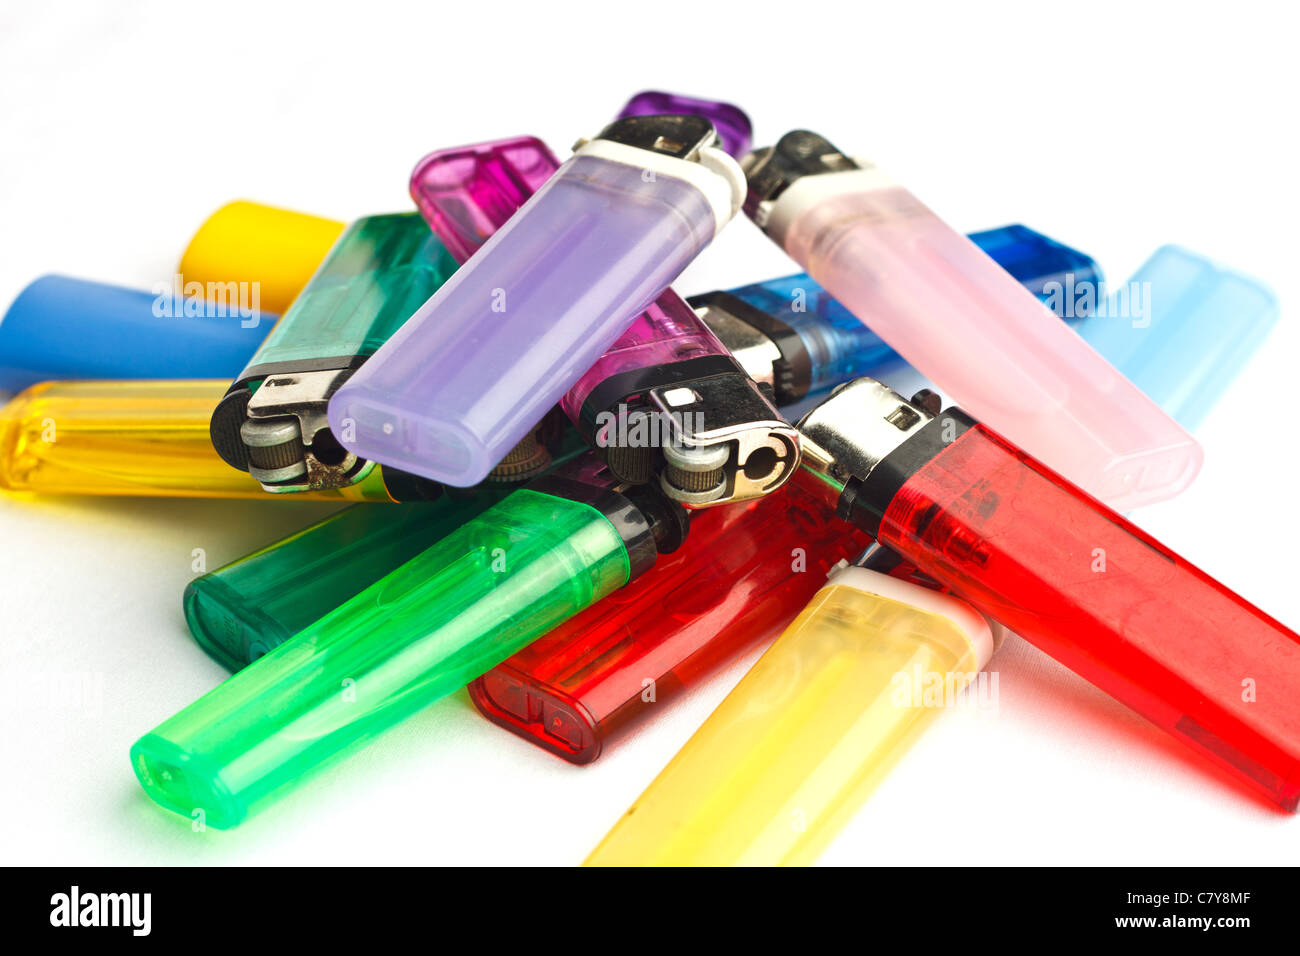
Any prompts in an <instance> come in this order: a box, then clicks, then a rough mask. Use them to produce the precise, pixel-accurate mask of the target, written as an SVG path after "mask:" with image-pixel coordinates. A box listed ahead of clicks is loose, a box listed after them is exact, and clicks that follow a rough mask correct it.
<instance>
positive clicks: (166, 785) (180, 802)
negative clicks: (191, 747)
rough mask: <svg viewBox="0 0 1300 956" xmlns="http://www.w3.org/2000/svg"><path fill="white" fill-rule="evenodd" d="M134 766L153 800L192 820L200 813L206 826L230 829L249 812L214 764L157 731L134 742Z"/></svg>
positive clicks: (132, 750)
mask: <svg viewBox="0 0 1300 956" xmlns="http://www.w3.org/2000/svg"><path fill="white" fill-rule="evenodd" d="M131 768H132V769H133V770H134V771H135V775H136V779H138V780H139V781H140V786H142V787H144V792H145V793H146V794H148V795H149V799H151V800H152V801H153V802H154V803H156V804H158V805H159V806H160V807H162V808H163V809H165V810H170V811H172V812H173V813H179V814H180V815H181V816H183V817H189V818H190V819H191V820H193V819H199V818H198V817H196V816H195V814H196V813H201V814H202V821H203V825H204V826H205V827H211V828H212V829H214V830H229V829H230V828H232V827H236V826H239V824H240V823H242V822H243V821H244V818H245V817H246V816H248V808H247V807H245V806H244V805H243V804H241V803H240V802H239V801H237V800H236V799H235V796H234V794H233V793H231V791H230V789H229V788H228V787H227V786H226V785H225V782H224V781H223V780H222V779H221V774H220V773H218V772H217V770H216V768H215V767H213V766H212V765H211V764H210V763H208V761H206V760H204V759H203V758H202V757H199V756H197V755H196V754H193V753H190V752H189V751H187V750H182V749H181V748H180V747H178V746H176V745H175V744H174V743H172V742H171V741H169V740H165V739H163V738H162V737H159V736H157V735H155V734H145V735H144V736H143V737H141V738H140V739H139V740H137V741H136V742H135V743H134V744H132V745H131Z"/></svg>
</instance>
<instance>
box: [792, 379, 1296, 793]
mask: <svg viewBox="0 0 1300 956" xmlns="http://www.w3.org/2000/svg"><path fill="white" fill-rule="evenodd" d="M935 397H936V396H933V395H930V396H928V397H927V396H925V395H919V396H917V398H916V399H914V400H913V402H907V401H905V400H904V399H902V398H901V397H900V396H898V395H897V394H895V393H894V392H892V391H890V390H889V389H887V388H885V387H884V386H882V385H880V384H879V383H878V382H874V381H872V380H870V379H860V380H858V381H856V382H854V383H851V384H849V385H846V386H844V387H842V388H841V389H840V390H839V391H837V392H836V393H834V394H833V395H832V397H831V398H829V399H827V400H826V401H825V402H824V403H823V404H822V405H820V406H818V407H817V408H816V409H814V410H813V411H812V412H810V413H809V414H808V415H807V416H805V417H804V419H803V420H802V421H801V422H800V431H801V433H802V435H803V445H804V456H805V458H804V462H805V467H808V468H809V469H810V470H812V471H813V472H814V473H816V474H818V475H819V476H820V477H821V478H822V480H823V482H824V486H825V488H826V492H827V494H828V495H830V496H831V497H833V498H834V500H835V501H836V507H837V510H838V511H839V513H840V514H841V515H843V516H845V517H847V518H848V519H849V520H851V521H852V522H853V523H854V524H855V525H857V526H858V527H859V528H860V529H862V530H864V531H866V532H868V533H870V534H875V535H876V537H877V539H878V540H879V542H880V543H881V544H882V545H884V546H885V547H887V548H889V549H891V550H893V551H894V552H896V553H897V554H898V555H900V556H901V557H903V558H904V559H906V560H908V561H909V562H911V563H912V564H914V565H915V566H916V568H918V569H919V570H920V571H921V572H922V573H923V574H925V575H928V576H929V577H930V578H932V579H933V580H935V581H937V582H939V583H940V584H941V585H943V586H944V587H946V588H948V589H950V590H951V591H952V592H953V593H954V594H957V595H960V596H961V597H963V598H964V599H966V600H968V601H970V602H971V603H972V604H974V605H975V606H976V607H977V608H979V609H980V610H981V611H983V612H984V613H985V614H987V615H988V616H989V617H991V618H993V619H994V620H996V621H999V622H1000V623H1002V624H1004V625H1006V626H1007V627H1008V628H1010V629H1011V630H1013V631H1014V632H1015V633H1017V634H1019V635H1021V636H1022V637H1024V638H1026V639H1027V640H1029V641H1030V642H1032V643H1034V644H1036V645H1037V646H1038V647H1040V648H1042V649H1043V650H1045V651H1046V652H1047V653H1049V654H1051V655H1052V656H1053V657H1055V658H1056V659H1057V660H1059V661H1061V662H1062V663H1063V664H1065V665H1066V666H1068V667H1070V668H1071V669H1072V670H1074V671H1075V672H1076V673H1078V674H1079V675H1080V676H1082V677H1084V678H1086V679H1087V680H1089V681H1091V682H1092V683H1094V684H1096V685H1097V686H1098V687H1100V688H1101V689H1102V690H1104V691H1106V692H1107V693H1109V694H1111V695H1113V696H1114V697H1116V698H1117V699H1118V700H1120V701H1122V702H1123V703H1125V704H1127V705H1129V706H1130V707H1132V708H1133V709H1134V710H1136V711H1137V712H1138V713H1140V714H1142V715H1143V716H1145V717H1147V718H1148V719H1149V720H1151V721H1152V722H1154V723H1155V724H1157V725H1158V726H1160V727H1162V728H1164V729H1165V730H1167V731H1169V732H1170V733H1172V734H1173V735H1174V736H1175V737H1178V738H1179V739H1181V740H1183V741H1184V742H1185V743H1187V744H1188V745H1190V746H1191V747H1192V748H1193V749H1195V750H1196V751H1197V752H1198V753H1200V754H1201V755H1202V756H1204V757H1206V758H1207V759H1209V760H1211V761H1212V762H1214V763H1216V764H1218V765H1220V766H1221V767H1224V768H1226V769H1227V770H1228V771H1229V772H1230V773H1231V774H1233V775H1234V776H1236V777H1237V778H1238V779H1239V780H1241V781H1243V782H1245V783H1246V784H1248V785H1249V786H1251V787H1252V788H1254V789H1255V790H1257V791H1258V792H1260V793H1262V794H1263V795H1265V796H1266V797H1267V798H1268V799H1270V800H1272V801H1273V802H1275V803H1277V804H1278V805H1280V806H1282V807H1284V808H1285V809H1287V810H1292V811H1294V810H1295V809H1296V805H1297V801H1298V800H1300V700H1298V699H1297V697H1296V695H1295V693H1294V690H1295V688H1296V687H1300V636H1297V635H1296V634H1295V632H1293V631H1291V630H1289V629H1288V628H1286V627H1284V626H1282V625H1281V624H1280V623H1278V622H1277V621H1275V620H1273V619H1272V618H1271V617H1269V616H1268V615H1267V614H1265V613H1263V612H1262V611H1260V610H1259V609H1258V608H1256V607H1253V606H1252V605H1250V604H1249V603H1247V602H1246V601H1245V600H1243V599H1242V598H1241V597H1239V596H1238V595H1236V594H1233V593H1232V592H1231V591H1229V590H1228V589H1227V588H1225V587H1224V586H1223V585H1221V584H1219V583H1218V582H1217V581H1214V580H1213V579H1212V578H1210V577H1209V576H1208V575H1206V574H1205V573H1203V572H1202V571H1200V570H1198V569H1197V568H1195V567H1193V566H1192V565H1190V564H1188V563H1187V562H1186V561H1184V560H1183V559H1182V558H1180V557H1178V556H1177V555H1176V554H1173V553H1172V552H1171V551H1169V550H1168V549H1167V548H1165V547H1164V546H1163V545H1162V544H1160V543H1159V542H1158V541H1155V540H1154V539H1152V538H1151V537H1150V536H1149V535H1147V534H1145V533H1143V532H1142V531H1141V530H1139V529H1138V528H1136V527H1134V526H1133V525H1132V524H1130V523H1129V522H1128V521H1127V520H1125V519H1124V518H1123V517H1122V516H1120V515H1118V514H1116V513H1115V512H1114V511H1111V510H1110V509H1109V508H1107V507H1106V506H1105V505H1103V504H1102V503H1100V502H1099V501H1097V500H1096V499H1094V498H1092V497H1091V496H1089V495H1087V494H1086V493H1085V492H1083V491H1082V490H1081V489H1079V488H1078V487H1076V486H1074V485H1072V484H1071V483H1070V482H1069V481H1067V480H1066V479H1064V478H1062V477H1061V476H1060V475H1058V474H1056V473H1055V472H1053V471H1051V470H1050V469H1048V468H1047V467H1045V466H1044V465H1042V464H1040V463H1039V462H1037V461H1036V460H1034V459H1033V458H1031V457H1030V456H1029V455H1027V454H1026V453H1025V452H1024V451H1022V450H1021V449H1019V448H1017V447H1016V446H1015V445H1013V444H1011V443H1010V442H1008V441H1007V440H1005V439H1004V438H1002V437H1001V436H999V435H997V434H995V433H994V432H992V431H991V430H989V429H988V428H987V427H986V426H984V425H982V424H980V423H978V422H976V421H975V420H974V419H972V418H971V417H970V416H968V415H966V414H965V413H964V412H962V411H960V410H959V409H956V408H949V409H947V410H946V411H943V412H940V411H939V409H938V403H937V402H934V401H930V399H931V398H935ZM1246 681H1250V682H1251V683H1250V684H1249V687H1250V688H1251V689H1252V691H1251V692H1250V693H1246V692H1244V691H1243V687H1246V686H1247V685H1246V684H1245V683H1244V682H1246Z"/></svg>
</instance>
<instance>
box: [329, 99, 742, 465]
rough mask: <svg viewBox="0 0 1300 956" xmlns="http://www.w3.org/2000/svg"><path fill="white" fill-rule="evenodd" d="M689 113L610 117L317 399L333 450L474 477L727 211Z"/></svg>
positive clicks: (723, 179)
mask: <svg viewBox="0 0 1300 956" xmlns="http://www.w3.org/2000/svg"><path fill="white" fill-rule="evenodd" d="M716 138H717V137H716V134H715V133H714V132H713V129H712V127H711V126H710V125H709V124H708V122H707V121H705V120H701V119H699V118H697V117H680V116H677V117H638V118H633V119H625V120H620V121H618V122H616V123H614V124H612V125H611V126H610V127H608V128H607V129H606V130H605V131H604V132H602V134H601V135H600V136H599V137H598V138H596V139H595V140H592V141H590V142H589V143H587V144H586V145H584V146H582V147H581V148H580V149H579V151H578V152H577V154H575V155H574V156H573V158H571V159H570V160H569V161H568V162H566V163H565V164H564V165H563V166H562V167H561V168H560V170H559V171H558V172H557V173H556V174H555V175H554V176H553V177H551V179H550V180H548V181H547V182H546V184H545V185H544V186H542V188H541V189H539V190H538V191H537V193H536V194H535V195H534V196H533V198H532V199H530V200H529V201H528V202H527V203H526V204H525V205H524V207H523V208H522V209H520V210H519V212H518V214H516V215H515V216H513V217H512V218H511V219H510V221H509V222H508V223H507V224H506V226H505V227H504V228H502V229H501V230H500V231H498V232H497V233H496V234H495V235H494V236H493V237H492V239H491V240H489V241H488V242H487V244H486V245H484V246H483V248H482V250H481V251H480V252H479V253H477V254H476V255H474V256H473V258H472V259H471V260H470V261H469V262H468V263H467V264H466V266H465V267H464V268H462V269H460V270H459V271H458V272H457V273H456V275H455V276H454V277H453V278H452V279H451V280H450V281H449V282H448V283H447V284H446V285H445V286H444V287H443V288H442V289H441V290H439V292H438V293H437V294H436V295H434V296H433V297H432V298H431V299H430V300H429V301H428V302H427V303H425V305H424V306H422V307H421V308H420V309H419V310H418V311H417V312H416V314H415V315H414V316H412V317H411V319H410V321H408V322H407V323H406V324H405V325H404V326H403V327H402V328H401V329H400V330H399V331H398V332H397V334H396V335H394V336H393V338H392V339H390V340H389V342H388V343H387V344H385V345H384V346H383V347H382V348H381V349H380V350H379V351H378V352H377V353H376V354H375V356H374V357H373V359H372V360H371V361H370V362H368V363H367V364H366V365H365V366H364V367H363V368H361V369H360V370H359V371H358V372H357V373H356V374H355V375H353V377H352V378H351V379H350V380H349V381H348V382H347V383H346V384H345V385H344V386H343V387H342V388H340V389H339V390H338V392H337V393H336V394H335V396H334V397H333V399H331V401H330V410H329V416H330V422H331V424H332V425H333V426H334V429H335V432H336V433H340V434H342V433H343V432H344V430H345V428H346V429H347V432H348V433H349V434H351V435H353V436H354V437H353V438H352V439H351V440H349V439H347V438H344V439H343V443H344V445H345V446H346V447H348V448H349V449H350V450H352V451H353V452H354V453H355V454H357V455H358V456H360V457H364V458H371V459H374V460H377V461H382V462H385V463H390V464H394V465H397V466H398V467H401V468H403V469H405V470H407V471H411V472H414V473H416V474H421V475H424V476H426V477H429V478H434V479H436V480H439V481H445V482H446V483H448V484H452V485H462V486H464V485H473V484H476V483H477V482H479V481H481V480H482V479H483V477H484V476H485V475H486V474H487V473H488V472H489V471H490V470H491V469H492V467H493V466H494V465H495V464H496V463H497V462H498V461H499V460H500V459H501V458H502V457H503V455H504V454H505V453H506V452H507V451H508V450H509V449H511V448H512V447H514V446H515V445H516V444H517V443H518V442H519V441H520V440H521V439H522V438H523V437H524V436H525V435H526V434H527V433H528V432H529V431H530V430H531V429H532V428H533V427H534V426H535V425H536V423H537V422H538V421H540V420H541V419H542V417H543V415H545V414H546V412H547V411H548V410H549V409H550V408H551V407H552V406H554V405H555V404H556V403H557V402H558V401H559V399H560V397H561V396H562V395H563V394H564V393H565V392H566V391H567V390H568V389H569V388H570V387H571V386H572V385H573V384H574V383H575V382H576V381H577V380H578V379H579V378H580V377H581V375H582V373H583V372H585V371H586V370H587V369H588V368H590V367H591V365H592V363H594V362H595V361H596V359H597V358H598V357H599V356H600V354H601V353H602V352H603V351H604V350H605V349H606V348H608V347H609V346H610V345H612V344H613V342H614V340H615V339H616V338H617V337H618V336H619V335H620V334H621V333H622V332H623V331H624V330H625V329H626V328H627V326H628V325H629V323H631V321H632V319H633V318H634V317H635V316H636V314H637V313H638V312H640V311H641V310H642V309H644V308H645V307H646V306H647V305H648V304H649V303H650V302H651V301H652V300H653V299H654V298H655V297H656V296H657V295H659V294H660V293H661V292H662V291H663V290H664V289H665V288H666V287H667V285H668V284H669V283H670V282H671V281H672V280H673V279H674V278H676V276H677V275H678V273H680V272H681V270H682V269H683V268H685V266H686V265H687V264H688V263H689V262H690V261H691V260H692V259H693V258H694V257H695V256H696V255H697V254H698V253H699V252H700V250H702V249H703V248H704V246H706V245H707V244H708V243H709V242H710V241H711V240H712V239H713V237H714V235H715V234H716V233H717V231H718V230H719V229H720V228H721V227H722V226H723V225H724V224H725V223H726V222H727V221H728V220H729V219H730V218H731V216H732V214H733V213H734V211H735V209H736V200H737V199H738V198H739V190H740V189H741V188H742V187H741V183H740V181H739V180H738V179H737V178H736V174H737V173H738V172H739V170H738V168H737V167H736V165H735V161H734V160H732V159H731V157H730V156H728V155H727V154H726V153H724V152H723V151H722V150H720V149H718V148H717V147H716V146H715V145H714V143H715V141H716Z"/></svg>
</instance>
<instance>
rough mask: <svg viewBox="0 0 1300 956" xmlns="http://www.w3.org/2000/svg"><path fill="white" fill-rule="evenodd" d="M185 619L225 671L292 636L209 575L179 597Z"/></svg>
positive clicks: (248, 662)
mask: <svg viewBox="0 0 1300 956" xmlns="http://www.w3.org/2000/svg"><path fill="white" fill-rule="evenodd" d="M181 603H182V605H183V607H184V609H185V622H186V623H187V624H188V625H189V628H190V633H191V634H193V635H194V640H195V641H196V642H197V643H198V645H199V647H201V648H203V650H205V651H207V653H208V656H209V657H211V658H212V659H213V660H214V661H216V662H217V663H218V664H220V665H221V666H223V667H225V668H226V669H227V670H229V671H231V672H234V671H238V670H241V669H243V668H244V667H246V666H247V665H248V664H250V663H252V662H253V661H255V660H257V659H258V658H259V657H261V656H262V655H263V654H267V653H269V652H270V651H272V650H274V649H275V648H277V647H279V646H280V645H281V644H283V643H284V642H285V641H287V640H288V639H289V638H290V637H292V636H293V635H292V634H290V633H289V632H288V631H287V630H285V628H284V627H283V626H282V625H281V624H280V623H279V622H278V621H276V620H275V619H274V618H273V617H271V616H270V615H269V614H265V613H262V612H261V611H260V610H259V609H257V608H255V607H250V606H248V604H247V602H245V601H242V600H241V599H240V595H239V594H238V592H236V591H234V590H233V589H232V588H231V587H229V585H227V584H226V583H225V582H224V581H222V580H220V579H219V578H217V577H214V576H213V575H211V574H205V575H204V576H203V577H201V578H196V579H195V580H193V581H191V582H190V583H189V584H188V585H187V586H186V588H185V595H184V597H183V598H182V602H181Z"/></svg>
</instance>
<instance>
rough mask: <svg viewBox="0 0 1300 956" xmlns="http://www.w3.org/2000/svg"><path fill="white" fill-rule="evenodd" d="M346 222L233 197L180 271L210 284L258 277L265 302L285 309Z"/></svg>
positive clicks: (203, 230) (206, 226)
mask: <svg viewBox="0 0 1300 956" xmlns="http://www.w3.org/2000/svg"><path fill="white" fill-rule="evenodd" d="M343 225H344V224H343V223H341V222H336V221H335V220H333V219H322V218H321V217H319V216H309V215H307V214H306V213H301V212H293V211H291V210H288V209H279V208H277V207H275V206H264V205H262V204H261V203H255V202H246V201H242V200H241V201H238V202H232V203H227V204H226V205H224V206H222V207H221V208H220V209H218V210H217V211H216V212H214V213H213V214H212V215H211V216H209V217H208V218H207V220H206V221H204V223H203V225H201V226H200V227H199V231H198V232H196V233H195V234H194V238H193V239H191V240H190V244H189V246H187V247H186V249H185V252H184V253H183V254H182V255H181V263H180V272H181V275H182V276H183V277H184V281H185V282H187V283H189V282H198V283H199V284H201V285H205V286H206V285H208V284H209V283H215V284H223V283H227V282H256V283H257V284H258V289H259V299H260V305H261V308H263V309H265V310H266V311H268V312H274V313H277V314H282V313H283V312H284V311H285V310H286V309H288V308H289V304H290V303H291V302H293V300H294V297H295V296H297V295H298V293H299V292H300V291H302V287H303V286H305V285H306V284H307V280H308V279H310V278H311V277H312V274H313V273H314V272H315V271H316V269H317V267H318V266H319V265H320V264H321V260H323V259H324V258H325V254H326V253H328V252H329V251H330V248H331V247H332V246H333V245H334V243H335V241H336V240H337V239H338V238H339V236H340V235H342V233H343ZM227 387H229V383H227Z"/></svg>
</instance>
